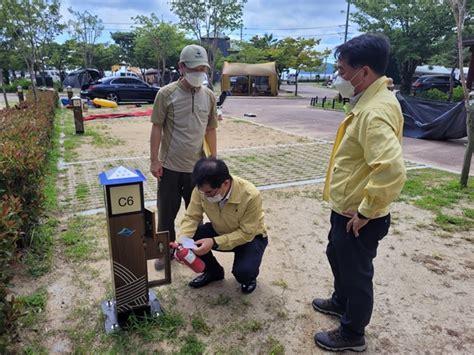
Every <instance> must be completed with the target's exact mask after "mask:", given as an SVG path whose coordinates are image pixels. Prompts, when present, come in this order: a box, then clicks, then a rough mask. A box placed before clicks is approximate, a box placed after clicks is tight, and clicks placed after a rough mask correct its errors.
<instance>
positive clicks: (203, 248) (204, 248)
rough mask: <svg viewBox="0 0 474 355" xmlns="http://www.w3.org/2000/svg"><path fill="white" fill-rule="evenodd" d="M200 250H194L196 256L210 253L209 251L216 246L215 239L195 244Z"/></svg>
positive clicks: (202, 240)
mask: <svg viewBox="0 0 474 355" xmlns="http://www.w3.org/2000/svg"><path fill="white" fill-rule="evenodd" d="M194 243H195V244H196V245H197V246H198V248H197V249H194V253H195V254H196V255H204V254H207V253H209V251H210V250H211V249H212V247H213V246H214V239H212V238H203V239H199V240H197V241H195V242H194Z"/></svg>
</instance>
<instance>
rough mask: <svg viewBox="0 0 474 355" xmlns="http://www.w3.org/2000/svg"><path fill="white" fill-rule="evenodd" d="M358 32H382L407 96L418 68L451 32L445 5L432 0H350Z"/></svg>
mask: <svg viewBox="0 0 474 355" xmlns="http://www.w3.org/2000/svg"><path fill="white" fill-rule="evenodd" d="M353 3H354V5H355V6H356V7H357V9H358V12H356V13H355V14H353V19H354V21H355V22H356V23H357V24H359V26H360V29H361V31H366V32H376V31H381V32H384V33H385V34H386V35H387V36H388V37H389V39H390V42H391V45H392V53H393V55H394V57H395V58H396V60H397V63H398V65H399V71H400V76H401V81H402V82H401V91H402V93H409V92H410V87H411V83H412V78H413V74H414V73H415V69H416V67H417V66H418V65H420V64H422V63H424V62H426V61H427V59H429V58H430V57H432V56H433V55H434V54H435V53H436V48H437V46H436V44H437V43H438V41H439V40H440V38H444V37H445V36H446V35H448V34H449V33H451V32H452V31H453V20H452V16H451V15H450V12H449V6H447V5H446V4H444V3H443V2H442V1H432V0H387V1H372V0H353Z"/></svg>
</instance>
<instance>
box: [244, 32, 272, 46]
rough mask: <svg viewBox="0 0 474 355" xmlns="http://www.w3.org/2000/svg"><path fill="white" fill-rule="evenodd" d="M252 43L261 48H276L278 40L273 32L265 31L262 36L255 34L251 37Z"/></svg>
mask: <svg viewBox="0 0 474 355" xmlns="http://www.w3.org/2000/svg"><path fill="white" fill-rule="evenodd" d="M250 43H252V45H253V46H254V47H255V48H260V49H269V48H275V47H276V45H277V43H278V40H277V39H276V38H273V34H272V33H270V34H268V33H265V34H264V35H263V36H262V37H260V36H259V35H255V36H253V37H252V38H251V39H250Z"/></svg>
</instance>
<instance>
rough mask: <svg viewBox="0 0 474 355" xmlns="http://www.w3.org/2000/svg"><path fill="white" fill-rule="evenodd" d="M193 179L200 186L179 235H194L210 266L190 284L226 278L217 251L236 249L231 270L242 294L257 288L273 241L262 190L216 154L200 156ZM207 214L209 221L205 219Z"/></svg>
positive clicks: (198, 251) (182, 222) (202, 257)
mask: <svg viewBox="0 0 474 355" xmlns="http://www.w3.org/2000/svg"><path fill="white" fill-rule="evenodd" d="M192 178H193V181H194V183H195V184H196V187H195V188H194V190H193V192H192V195H191V202H190V203H189V206H188V208H187V210H186V214H185V216H184V218H183V220H182V221H181V228H180V229H181V230H180V235H181V236H189V237H190V236H193V239H194V241H195V244H196V245H198V248H197V249H194V252H195V254H196V255H199V256H200V257H201V259H202V260H203V261H204V262H205V264H206V268H205V269H204V272H203V273H202V274H200V275H199V276H197V277H196V278H195V279H193V280H192V281H191V282H189V286H191V287H193V288H199V287H203V286H206V285H207V284H209V283H211V282H213V281H217V280H222V279H223V278H224V269H223V268H222V266H221V265H220V264H219V262H218V261H217V259H216V258H215V256H214V255H213V253H212V250H217V251H222V252H230V251H231V252H234V264H233V267H232V274H234V276H235V278H236V280H237V281H238V282H239V283H240V289H241V291H242V292H243V293H246V294H248V293H252V292H253V291H254V290H255V288H256V287H257V276H258V273H259V268H260V264H261V262H262V256H263V253H264V251H265V248H266V247H267V244H268V240H267V234H266V227H265V223H264V221H263V216H264V213H263V209H262V198H261V196H260V192H259V191H258V190H257V189H256V188H255V186H254V185H253V184H252V183H250V182H249V181H246V180H244V179H242V178H239V177H236V176H231V175H230V173H229V169H228V168H227V165H226V164H225V163H224V162H223V161H222V160H219V159H215V158H203V159H201V160H199V161H198V162H197V163H196V165H195V166H194V170H193V174H192ZM204 213H205V214H206V215H207V217H208V218H209V220H210V223H205V224H201V221H202V219H203V214H204Z"/></svg>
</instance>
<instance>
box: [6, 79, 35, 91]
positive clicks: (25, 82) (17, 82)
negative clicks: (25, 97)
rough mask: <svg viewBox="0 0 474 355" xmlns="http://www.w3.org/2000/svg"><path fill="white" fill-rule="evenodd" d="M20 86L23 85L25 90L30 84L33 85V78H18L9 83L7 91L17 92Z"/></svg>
mask: <svg viewBox="0 0 474 355" xmlns="http://www.w3.org/2000/svg"><path fill="white" fill-rule="evenodd" d="M18 86H21V87H22V88H23V89H24V90H26V89H28V87H29V86H31V80H30V79H25V78H20V79H16V80H14V81H12V82H11V83H10V84H9V85H6V86H5V90H6V91H7V92H16V90H17V87H18Z"/></svg>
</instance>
